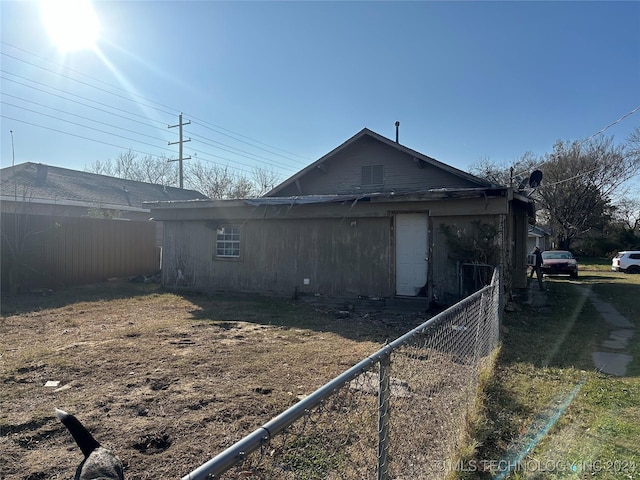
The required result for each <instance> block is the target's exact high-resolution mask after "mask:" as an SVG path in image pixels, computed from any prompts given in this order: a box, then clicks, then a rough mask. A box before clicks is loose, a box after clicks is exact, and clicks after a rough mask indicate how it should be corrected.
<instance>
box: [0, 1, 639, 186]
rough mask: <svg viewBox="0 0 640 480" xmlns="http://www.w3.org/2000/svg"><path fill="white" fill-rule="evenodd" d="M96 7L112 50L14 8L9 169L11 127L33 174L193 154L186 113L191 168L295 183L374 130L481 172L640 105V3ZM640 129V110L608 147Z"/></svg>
mask: <svg viewBox="0 0 640 480" xmlns="http://www.w3.org/2000/svg"><path fill="white" fill-rule="evenodd" d="M93 6H94V9H95V11H96V13H97V16H98V19H99V22H100V26H101V31H100V37H99V39H98V41H97V46H96V49H93V50H92V49H89V50H81V51H75V52H67V53H62V52H60V51H59V50H58V49H57V47H56V45H55V44H54V43H53V41H52V39H51V38H50V36H49V35H48V34H47V32H46V31H45V29H44V27H43V19H42V16H41V14H40V5H39V3H37V2H32V1H6V0H3V1H2V2H1V4H0V8H1V15H2V19H1V20H2V23H1V27H2V33H1V37H2V44H1V49H2V52H1V53H2V56H1V70H2V79H1V80H0V81H1V84H0V85H1V89H2V102H3V103H2V105H1V114H2V118H1V122H2V123H1V137H0V138H1V142H2V145H1V156H2V157H1V163H2V167H6V166H9V165H11V162H12V151H11V137H10V133H9V131H10V130H13V136H14V146H15V163H22V162H26V161H31V162H42V163H47V164H50V165H58V166H63V167H67V168H73V169H78V170H83V169H85V167H86V166H88V165H89V164H91V163H93V162H95V161H97V160H106V159H114V158H115V157H116V156H117V155H118V154H119V153H121V152H123V151H126V150H127V149H132V150H134V151H138V152H140V155H144V154H154V155H159V154H165V155H166V156H168V157H177V151H178V148H177V145H171V146H169V145H168V142H172V141H176V140H177V139H178V137H177V133H178V132H177V130H178V129H177V128H174V129H168V128H167V126H168V125H174V124H176V123H178V114H179V113H180V112H183V113H184V120H185V121H191V122H192V123H191V124H190V125H187V126H185V137H186V138H191V142H189V143H185V145H184V146H185V151H184V153H185V155H191V156H192V157H194V156H196V154H197V158H199V159H200V160H202V161H204V162H215V163H217V164H219V165H222V166H226V165H228V166H229V167H231V168H234V169H239V171H240V172H241V173H248V172H251V170H252V169H253V168H254V166H259V167H263V168H264V167H266V168H269V169H272V170H273V171H274V172H276V173H278V174H280V175H281V176H282V178H285V177H288V176H289V175H291V174H293V173H295V172H296V171H297V170H299V169H300V168H302V167H304V166H305V165H307V164H308V163H310V162H312V161H314V160H317V159H318V158H319V157H321V156H322V155H324V154H325V153H327V152H329V151H330V150H332V149H333V148H335V147H336V146H338V145H339V144H341V143H342V142H343V141H345V140H347V139H348V138H349V137H351V136H352V135H354V134H355V133H357V132H358V131H360V130H361V129H362V128H364V127H367V128H370V129H372V130H374V131H376V132H378V133H380V134H382V135H384V136H386V137H389V138H394V136H395V127H394V122H395V121H396V120H398V121H400V122H401V125H400V142H401V143H402V144H404V145H406V146H408V147H410V148H413V149H415V150H418V151H420V152H421V153H424V154H426V155H429V156H432V157H434V158H436V159H438V160H440V161H443V162H445V163H448V164H450V165H453V166H455V167H457V168H460V169H463V170H467V169H468V168H469V166H470V165H472V164H473V163H475V162H477V161H478V160H479V159H481V158H489V159H491V160H494V161H497V162H510V161H512V160H515V159H517V158H519V157H520V156H521V155H522V154H524V153H525V152H527V151H531V152H533V153H535V154H539V155H542V154H544V153H546V152H550V151H551V149H552V146H553V143H554V142H555V141H556V140H558V139H563V140H579V139H583V138H585V137H588V136H590V135H592V134H594V133H596V132H597V131H599V130H600V129H602V128H604V127H606V126H607V125H609V124H610V123H612V122H614V121H615V120H617V119H619V118H620V117H621V116H623V115H624V114H626V113H628V112H630V111H632V110H633V109H635V108H636V107H638V106H639V105H640V2H633V1H630V2H472V3H471V2H212V1H180V2H171V1H163V2H161V1H135V2H129V1H98V2H94V4H93ZM69 122H73V123H69ZM638 125H640V111H639V112H637V113H635V114H633V115H631V116H629V117H628V118H626V119H625V120H623V121H621V122H620V123H618V124H617V125H615V126H613V127H611V128H610V129H608V130H607V132H606V133H607V135H613V136H614V138H615V140H616V142H622V141H623V140H624V139H625V138H626V136H627V135H628V134H629V132H630V131H631V130H633V128H635V127H636V126H638ZM63 132H65V133H63ZM69 134H72V135H69ZM100 142H103V143H100Z"/></svg>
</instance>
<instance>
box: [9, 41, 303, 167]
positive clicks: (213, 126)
mask: <svg viewBox="0 0 640 480" xmlns="http://www.w3.org/2000/svg"><path fill="white" fill-rule="evenodd" d="M0 42H1V43H2V44H4V45H6V46H8V47H10V48H13V49H15V50H17V51H19V52H22V53H25V54H27V55H30V56H32V57H35V58H37V59H39V60H41V61H44V62H46V63H48V64H51V65H55V66H57V67H58V68H64V69H65V70H67V71H70V72H73V73H74V74H77V75H80V76H82V77H84V78H87V79H90V80H92V81H94V82H99V83H100V84H102V85H105V86H107V87H109V88H111V89H115V90H119V91H121V92H125V93H126V94H127V96H123V95H118V94H116V93H113V92H111V91H108V90H106V89H103V88H99V87H96V86H95V85H92V84H90V83H87V82H82V81H80V80H78V79H75V78H73V77H70V76H68V75H63V74H61V73H60V72H56V71H53V70H51V69H48V68H45V67H42V66H40V65H37V64H35V63H33V62H29V61H27V60H24V59H21V58H19V57H16V56H14V55H10V54H7V53H4V52H2V54H3V55H5V56H7V57H9V58H12V59H14V60H17V61H20V62H23V63H26V64H28V65H31V66H33V67H35V68H40V69H42V70H45V71H47V72H50V73H52V74H54V75H59V76H62V77H63V78H67V79H70V80H73V81H76V82H78V83H81V84H83V85H86V86H89V87H91V88H96V89H98V90H100V91H103V92H105V93H108V94H111V95H115V96H117V97H120V98H122V99H125V100H127V101H132V102H133V100H132V99H131V98H130V97H137V98H140V99H143V100H145V101H146V102H151V103H152V104H155V105H158V106H160V107H163V108H168V109H171V110H173V112H177V111H179V110H178V109H175V108H173V107H170V106H168V105H164V104H162V103H160V102H156V101H154V100H151V99H149V98H146V97H144V96H142V95H139V94H136V93H132V92H130V91H128V90H126V89H122V88H120V87H117V86H114V85H111V84H109V83H106V82H104V81H102V80H100V79H97V78H95V77H92V76H90V75H86V74H84V73H82V72H79V71H77V70H74V69H72V68H69V67H67V66H66V65H61V64H58V63H55V62H52V61H51V60H49V59H47V58H44V57H41V56H39V55H36V54H34V53H33V52H29V51H27V50H24V49H22V48H19V47H17V46H15V45H12V44H10V43H8V42H5V41H0ZM142 105H143V106H145V107H148V108H153V109H155V110H157V111H160V112H162V113H165V114H171V115H175V113H173V112H167V111H166V110H163V109H160V108H158V107H155V106H153V105H149V104H142ZM188 116H190V117H191V118H192V119H197V117H195V116H193V115H188ZM197 120H200V119H197ZM200 122H203V123H197V122H194V123H197V124H198V125H200V126H202V127H204V128H208V129H210V130H212V131H214V132H215V133H217V134H220V135H225V136H227V137H229V138H232V139H234V140H235V141H238V142H241V143H244V144H247V145H250V146H252V147H253V148H258V149H260V150H262V151H265V152H268V153H270V154H272V155H276V156H279V157H282V158H286V159H287V160H290V161H293V162H296V163H301V164H302V163H305V164H306V163H307V162H309V161H310V160H309V159H307V158H305V157H303V156H301V155H298V154H295V153H292V152H288V151H287V150H283V149H280V148H278V147H275V146H273V145H269V144H266V143H264V142H260V141H259V140H256V139H252V138H251V137H248V136H245V135H242V134H240V133H237V132H234V131H232V130H229V129H226V128H224V127H221V126H218V125H213V124H211V123H209V122H206V121H204V120H200ZM205 124H206V125H205ZM215 128H217V129H222V130H225V131H227V132H231V133H233V134H234V135H236V136H240V137H242V138H245V139H248V140H251V141H252V142H255V143H258V144H260V145H264V146H267V147H269V148H271V149H274V150H279V151H281V152H284V153H287V154H289V155H294V156H296V157H299V158H301V159H303V160H302V161H301V160H295V159H293V158H290V157H287V156H285V155H282V154H280V153H277V152H273V151H270V150H267V149H265V148H263V147H261V146H258V145H255V144H253V143H249V142H246V141H244V140H241V139H239V138H237V137H234V136H232V135H229V134H226V133H223V132H220V131H217V130H215ZM230 148H234V147H230Z"/></svg>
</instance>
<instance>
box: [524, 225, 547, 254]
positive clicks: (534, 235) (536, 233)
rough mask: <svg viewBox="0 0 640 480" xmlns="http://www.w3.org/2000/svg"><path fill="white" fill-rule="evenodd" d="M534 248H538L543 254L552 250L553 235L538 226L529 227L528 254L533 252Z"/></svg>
mask: <svg viewBox="0 0 640 480" xmlns="http://www.w3.org/2000/svg"><path fill="white" fill-rule="evenodd" d="M533 247H538V248H539V249H540V250H542V251H543V252H544V251H545V250H549V249H550V248H551V233H550V232H548V231H547V230H546V229H545V228H542V227H540V226H538V225H529V234H528V236H527V252H531V250H533Z"/></svg>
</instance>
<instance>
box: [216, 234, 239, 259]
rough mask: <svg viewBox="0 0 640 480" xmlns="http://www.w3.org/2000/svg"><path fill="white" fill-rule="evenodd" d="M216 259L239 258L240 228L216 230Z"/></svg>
mask: <svg viewBox="0 0 640 480" xmlns="http://www.w3.org/2000/svg"><path fill="white" fill-rule="evenodd" d="M216 257H224V258H240V228H239V227H221V228H218V231H217V237H216Z"/></svg>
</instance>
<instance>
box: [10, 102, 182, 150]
mask: <svg viewBox="0 0 640 480" xmlns="http://www.w3.org/2000/svg"><path fill="white" fill-rule="evenodd" d="M0 103H3V104H5V105H10V106H12V107H17V108H20V109H22V110H26V111H27V112H31V113H35V114H36V115H42V116H43V117H48V118H52V119H53V120H58V121H61V122H65V123H69V124H71V125H75V126H77V127H81V128H86V129H88V130H93V131H94V132H99V133H105V134H107V135H111V136H114V137H118V138H123V139H125V140H131V141H132V142H138V143H142V144H143V145H148V146H151V147H156V145H153V144H151V143H147V142H143V141H141V140H136V139H134V138H130V137H125V136H124V135H119V134H117V133H113V132H107V131H105V130H100V129H98V128H93V127H88V126H86V125H83V124H81V123H77V122H72V121H71V120H66V119H64V118H60V117H55V116H53V115H49V114H46V113H42V112H38V111H36V110H31V109H30V108H25V107H19V106H17V105H14V104H12V103H7V102H5V101H4V100H2V102H0ZM156 148H162V147H156ZM163 150H167V151H170V152H171V151H172V150H170V149H168V148H163Z"/></svg>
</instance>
